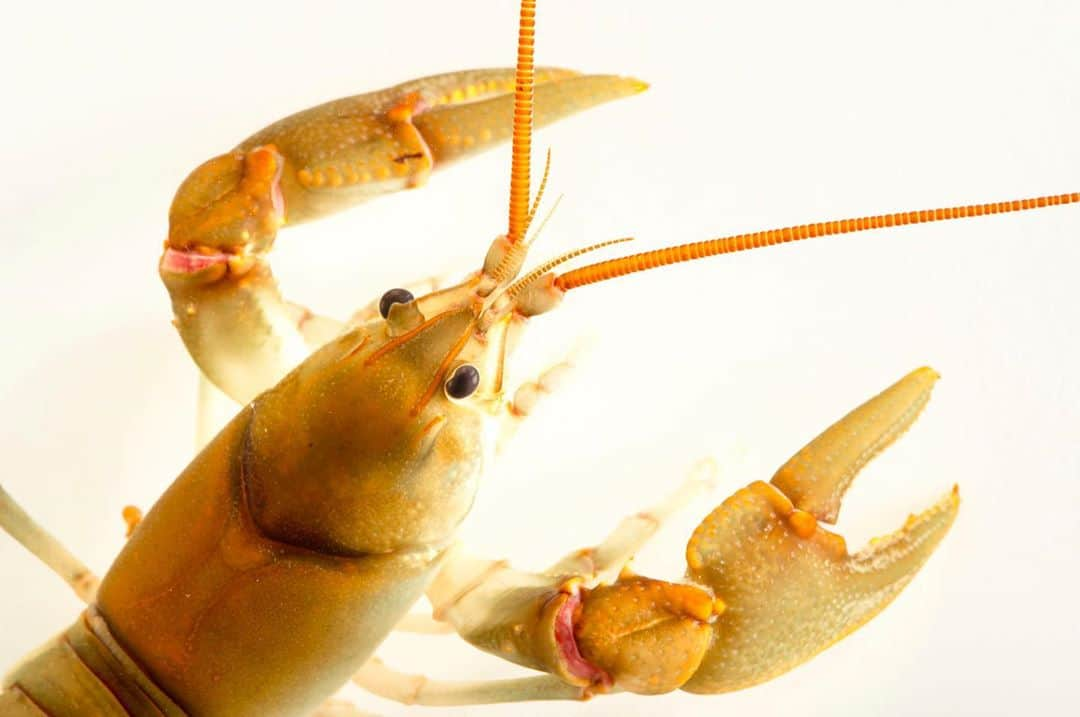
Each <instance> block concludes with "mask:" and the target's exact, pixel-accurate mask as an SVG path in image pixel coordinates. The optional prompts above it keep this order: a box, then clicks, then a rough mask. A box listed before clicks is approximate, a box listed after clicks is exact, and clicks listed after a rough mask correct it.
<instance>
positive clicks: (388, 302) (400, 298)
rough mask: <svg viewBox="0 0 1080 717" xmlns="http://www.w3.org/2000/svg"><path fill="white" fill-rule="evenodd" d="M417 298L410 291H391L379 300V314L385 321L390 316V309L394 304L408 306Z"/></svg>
mask: <svg viewBox="0 0 1080 717" xmlns="http://www.w3.org/2000/svg"><path fill="white" fill-rule="evenodd" d="M414 298H415V297H414V296H413V295H412V292H411V291H409V290H408V289H391V290H390V291H388V292H386V293H385V294H383V295H382V298H381V299H379V313H380V314H382V317H383V318H384V319H385V318H386V317H387V316H389V315H390V307H391V306H393V305H394V304H407V303H409V302H410V301H412V300H413V299H414Z"/></svg>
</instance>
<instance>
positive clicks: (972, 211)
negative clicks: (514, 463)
mask: <svg viewBox="0 0 1080 717" xmlns="http://www.w3.org/2000/svg"><path fill="white" fill-rule="evenodd" d="M1075 203H1080V193H1071V194H1057V195H1054V196H1047V197H1034V198H1031V199H1016V200H1012V201H1006V202H992V203H989V204H968V205H964V206H959V207H947V208H942V209H926V210H920V211H914V212H898V213H895V214H877V215H874V216H868V217H858V218H855V219H840V220H837V221H831V222H818V223H816V224H800V225H798V226H792V227H784V228H783V229H768V230H766V231H759V232H751V233H749V234H737V235H735V236H729V237H722V238H720V239H709V240H707V241H700V242H694V243H692V244H681V245H679V246H673V247H668V248H665V249H656V250H653V251H647V252H642V253H640V254H633V255H631V256H625V257H621V258H618V259H609V260H608V261H602V262H598V263H596V264H590V265H588V266H583V267H581V268H579V269H574V270H573V271H568V272H567V273H565V274H561V275H559V276H557V277H556V278H555V286H556V287H558V288H559V289H562V290H563V291H569V290H570V289H576V288H578V287H580V286H587V285H588V284H595V283H597V282H600V281H606V280H608V279H614V278H615V277H619V276H625V275H626V274H633V273H635V272H638V271H646V270H647V269H655V268H657V267H661V266H666V265H668V264H676V263H679V262H683V261H690V260H692V259H703V258H705V257H709V256H715V255H717V254H731V253H734V252H737V251H746V250H749V249H759V248H761V247H766V246H772V245H773V244H785V243H787V242H792V241H800V240H802V239H809V238H811V237H826V236H832V235H835V234H847V233H849V232H860V231H866V230H869V229H882V228H884V227H894V226H903V225H905V224H924V223H927V222H938V221H945V220H948V219H964V218H967V217H979V216H983V215H984V214H1003V213H1006V212H1020V211H1025V210H1028V209H1040V208H1042V207H1050V206H1057V205H1060V204H1075Z"/></svg>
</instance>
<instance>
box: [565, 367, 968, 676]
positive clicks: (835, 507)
mask: <svg viewBox="0 0 1080 717" xmlns="http://www.w3.org/2000/svg"><path fill="white" fill-rule="evenodd" d="M936 380H937V374H936V373H935V372H934V371H933V370H931V369H929V368H921V369H918V370H916V371H913V372H912V373H910V374H908V375H907V376H905V377H904V378H902V379H901V380H900V381H898V382H897V383H896V384H895V385H893V386H891V387H890V388H888V389H886V390H885V391H883V392H882V393H881V394H879V395H878V396H876V397H874V398H872V399H870V400H869V401H867V402H866V403H864V404H863V405H861V406H859V407H858V408H856V409H855V410H854V411H852V412H851V413H849V414H848V415H847V416H845V417H844V418H842V419H841V420H840V421H838V422H837V423H836V424H834V425H833V426H831V427H830V428H828V429H827V430H826V431H825V432H824V433H822V434H821V435H820V436H818V437H817V438H815V439H814V440H813V441H811V442H810V443H809V444H808V445H807V446H806V447H805V448H803V449H802V450H801V451H799V452H798V453H797V454H795V456H794V457H792V458H791V460H789V461H788V462H787V463H786V464H784V466H783V467H781V468H780V470H779V471H777V473H776V475H775V476H774V477H773V479H772V481H771V482H770V483H765V482H762V481H757V482H755V483H752V484H750V485H749V486H747V487H746V488H743V489H742V490H740V491H738V492H736V493H735V494H734V495H732V496H731V497H730V498H728V499H727V500H725V501H724V502H723V503H722V504H721V505H720V506H719V507H718V508H716V509H715V510H714V511H713V512H712V513H710V514H709V515H708V517H706V518H705V520H704V521H702V523H701V524H700V525H699V526H698V528H697V530H695V531H694V534H693V536H692V537H691V539H690V542H689V544H688V545H687V548H686V559H687V564H688V570H687V578H688V579H689V580H690V581H691V582H692V583H694V585H678V584H673V583H667V582H663V581H659V580H650V579H647V578H642V577H639V576H636V575H630V576H626V575H624V576H622V577H620V578H619V580H618V581H616V582H615V583H614V584H613V585H608V586H600V587H597V588H596V589H594V590H592V591H589V592H587V593H586V594H585V596H584V598H583V608H582V610H581V611H580V615H579V616H578V620H577V623H576V627H575V635H576V638H577V641H578V643H579V645H580V648H581V653H582V654H583V655H584V656H585V657H586V659H588V660H589V661H590V662H591V663H593V664H594V665H596V666H597V668H599V669H601V670H604V671H605V672H606V673H608V674H611V675H612V677H613V681H614V685H615V687H617V688H619V689H625V690H628V691H631V692H638V693H643V694H649V693H658V692H666V691H670V690H673V689H676V688H679V687H681V688H682V689H685V690H687V691H689V692H697V693H717V692H728V691H732V690H738V689H742V688H745V687H750V686H752V685H756V684H758V683H761V682H765V681H766V680H769V679H772V678H773V677H776V676H778V675H780V674H782V673H784V672H787V671H788V670H790V669H792V668H794V667H796V666H797V665H800V664H802V663H803V662H805V661H807V660H809V659H810V658H811V657H813V656H814V655H816V654H817V653H819V652H821V651H822V650H824V649H825V648H827V647H829V646H830V645H832V644H833V643H835V642H837V641H838V640H840V639H842V638H843V637H845V636H847V635H848V634H850V633H851V632H853V631H854V630H856V629H857V628H859V627H860V626H861V625H863V624H864V623H866V622H867V621H868V620H870V619H871V618H872V617H874V616H875V615H876V614H877V613H878V612H880V611H881V610H882V609H883V608H884V607H885V606H886V605H888V604H889V603H890V602H891V601H892V600H893V598H895V597H896V596H897V595H898V594H899V593H900V591H901V590H902V589H903V588H904V586H906V585H907V584H908V582H910V581H911V579H912V578H913V577H914V576H915V574H916V573H917V572H918V570H919V568H920V567H922V565H923V563H925V562H926V560H927V558H929V557H930V554H931V553H932V552H933V551H934V549H935V548H936V547H937V545H938V543H940V542H941V539H942V538H943V537H944V536H945V534H946V533H947V532H948V530H949V527H950V526H951V525H952V522H953V519H954V518H955V517H956V512H957V509H958V507H959V503H960V499H959V495H958V492H957V490H956V489H955V488H954V489H953V490H952V491H951V492H949V493H948V494H947V495H945V496H944V497H943V498H942V499H941V500H940V501H938V502H937V503H936V504H935V505H933V506H931V507H930V508H929V509H927V510H926V511H924V512H923V513H921V514H919V515H917V516H912V517H911V518H909V519H908V521H907V522H906V523H905V525H904V526H903V527H902V528H901V529H900V530H898V531H897V532H895V533H893V534H892V535H889V536H886V537H883V538H879V539H877V540H875V541H873V542H872V543H871V544H870V546H868V547H867V548H865V549H863V550H862V551H860V552H858V553H855V554H850V553H848V550H847V545H846V543H845V541H844V539H843V538H842V537H841V536H839V535H837V534H835V533H832V532H830V531H828V530H826V529H825V528H823V527H822V526H821V523H832V522H834V521H835V519H836V515H837V513H838V512H839V509H840V501H841V499H842V497H843V494H844V491H845V490H846V489H847V488H848V486H849V485H850V484H851V481H852V479H853V478H854V477H855V475H856V473H858V471H859V470H860V469H861V468H862V467H863V466H864V465H866V463H867V462H868V461H869V460H870V459H871V458H873V457H874V456H875V455H877V454H878V453H880V452H881V451H882V450H883V449H884V448H886V447H887V446H888V445H889V444H890V443H892V442H893V441H894V440H895V439H896V438H897V437H899V436H900V435H901V434H902V433H903V432H904V431H905V430H906V429H907V428H908V427H909V426H910V425H911V424H912V423H913V422H914V420H915V418H916V417H917V416H918V414H919V412H920V411H921V409H922V408H923V406H925V405H926V402H927V400H928V399H929V396H930V390H931V388H932V386H933V384H934V382H935V381H936ZM698 586H700V587H698ZM714 596H715V597H714Z"/></svg>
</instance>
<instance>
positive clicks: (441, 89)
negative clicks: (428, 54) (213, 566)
mask: <svg viewBox="0 0 1080 717" xmlns="http://www.w3.org/2000/svg"><path fill="white" fill-rule="evenodd" d="M536 81H537V83H538V84H537V90H536V118H535V119H536V123H537V124H538V125H544V124H548V123H551V122H554V121H556V120H558V119H561V118H563V117H566V116H568V115H571V114H574V113H576V112H579V111H581V110H584V109H588V108H589V107H593V106H595V105H597V104H601V103H604V102H608V101H610V100H614V99H618V98H620V97H626V96H628V95H632V94H636V93H638V92H641V91H642V90H644V89H645V87H646V85H645V84H644V83H642V82H640V81H638V80H634V79H632V78H626V77H617V76H613V75H579V74H578V73H576V72H574V71H572V70H564V69H558V68H541V69H539V70H537V72H536ZM513 89H514V70H512V69H486V70H468V71H464V72H454V73H448V74H443V75H435V76H432V77H427V78H423V79H419V80H413V81H411V82H406V83H404V84H401V85H398V86H396V87H391V88H388V89H385V90H379V91H377V92H371V93H368V94H364V95H357V96H355V97H346V98H344V99H339V100H334V101H332V102H327V103H325V104H322V105H319V106H317V107H313V108H310V109H307V110H304V111H302V112H298V113H296V114H294V115H291V116H289V117H286V118H285V119H282V120H280V121H278V122H275V123H274V124H272V125H270V126H269V127H266V128H265V129H263V130H260V131H259V132H256V133H255V134H254V135H252V136H251V137H249V138H248V139H246V140H244V141H243V142H241V143H240V144H239V145H238V146H237V147H236V149H234V150H232V151H231V152H228V153H226V154H222V155H220V156H218V157H214V158H213V159H211V160H209V161H207V162H204V163H203V164H202V165H200V166H199V167H197V168H196V169H195V171H193V172H192V173H191V174H190V175H189V176H188V177H187V179H185V180H184V182H183V183H182V184H181V185H180V188H179V190H178V191H177V193H176V197H175V198H174V199H173V203H172V207H171V208H170V210H169V235H168V239H167V240H166V242H165V251H164V254H163V255H162V258H161V261H160V264H159V272H160V274H161V278H162V280H163V281H164V283H165V286H166V287H167V288H168V290H169V294H170V297H171V299H172V304H173V315H174V317H175V324H176V327H177V329H178V330H179V332H180V335H181V337H182V338H183V340H184V343H185V345H186V346H187V348H188V351H189V352H190V353H191V355H192V357H193V358H194V359H195V362H196V363H197V364H198V365H199V368H200V369H201V370H202V371H203V373H204V374H205V375H206V376H207V378H209V379H210V380H211V381H212V382H213V383H214V384H215V385H217V387H218V388H220V389H221V390H222V391H224V392H225V393H226V394H228V395H229V396H231V397H232V398H233V399H234V400H236V401H237V402H239V403H247V402H248V401H250V400H251V399H252V398H254V397H255V396H256V395H257V394H258V393H259V392H260V391H261V390H262V389H264V388H266V387H267V386H272V385H273V384H274V383H276V382H277V381H279V380H280V379H281V378H282V377H283V376H284V375H285V374H286V373H288V371H289V370H290V369H292V368H293V367H294V366H296V365H297V364H298V363H299V362H300V361H302V360H303V359H304V357H305V356H307V355H308V354H309V353H310V352H311V351H313V350H314V349H316V348H318V347H319V346H321V345H323V344H324V343H325V342H326V341H327V340H329V339H330V338H332V337H333V336H334V335H335V334H336V333H337V332H338V331H339V330H340V328H341V327H340V325H339V324H337V323H336V322H333V321H331V320H329V319H325V318H323V317H319V318H320V319H321V321H319V322H308V319H309V318H311V314H310V312H308V311H307V310H305V309H303V308H301V307H299V306H297V305H295V304H292V303H290V302H288V301H286V300H285V298H284V297H282V295H281V293H280V291H279V290H278V286H277V282H276V281H275V279H274V276H273V273H272V272H271V269H270V265H269V262H268V260H267V253H268V252H269V251H270V249H271V247H272V246H273V243H274V240H275V239H276V237H277V232H278V229H279V228H280V227H282V226H284V225H285V224H298V223H301V222H305V221H309V220H312V219H317V218H320V217H323V216H326V215H329V214H333V213H336V212H339V211H342V210H344V209H348V208H350V207H352V206H355V205H357V204H360V203H362V202H365V201H367V200H369V199H373V198H375V197H377V196H379V195H382V194H387V193H390V192H395V191H399V190H402V189H409V188H413V187H418V186H420V185H422V184H424V182H425V181H426V180H427V177H428V175H429V174H430V173H431V171H432V170H433V169H436V168H441V167H443V166H446V165H448V164H451V163H453V161H455V160H458V159H463V158H465V157H468V156H471V155H475V154H477V153H479V152H482V151H484V150H487V149H491V148H492V147H494V146H496V145H498V144H500V143H502V142H504V141H505V140H507V139H509V138H510V136H511V133H512V122H511V120H512V110H513Z"/></svg>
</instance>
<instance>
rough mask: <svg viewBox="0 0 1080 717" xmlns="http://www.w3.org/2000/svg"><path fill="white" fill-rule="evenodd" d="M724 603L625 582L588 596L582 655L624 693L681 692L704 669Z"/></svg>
mask: <svg viewBox="0 0 1080 717" xmlns="http://www.w3.org/2000/svg"><path fill="white" fill-rule="evenodd" d="M723 609H724V608H723V603H722V602H718V601H716V600H714V599H713V597H712V595H710V594H709V593H708V592H706V591H704V590H702V589H701V588H698V587H694V586H693V585H680V584H677V583H668V582H664V581H662V580H653V579H651V578H645V577H639V576H636V575H634V576H629V577H622V578H620V579H619V580H618V581H617V582H616V583H614V584H612V585H600V586H599V587H596V588H594V589H592V590H589V591H588V592H586V593H585V596H584V599H583V601H582V606H581V608H580V611H579V615H578V617H577V624H576V626H575V637H576V639H577V645H578V648H579V649H580V651H581V655H582V656H583V657H584V658H585V659H586V660H587V661H588V662H589V663H591V664H593V665H596V666H598V667H599V668H601V669H602V670H604V671H605V672H606V673H607V674H609V675H610V676H611V679H612V680H613V682H614V684H615V685H617V686H618V687H619V688H620V689H623V690H626V691H628V692H635V693H637V694H641V695H656V694H662V693H664V692H670V691H672V690H675V689H678V688H679V687H680V686H681V685H682V684H683V683H685V682H686V680H687V679H689V678H690V676H691V675H693V674H694V672H696V671H697V669H698V666H699V665H700V664H701V660H702V658H703V657H704V656H705V652H706V650H707V649H708V647H709V644H710V642H711V641H712V632H713V631H712V623H713V622H715V620H716V617H717V615H718V614H719V613H721V612H723Z"/></svg>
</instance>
